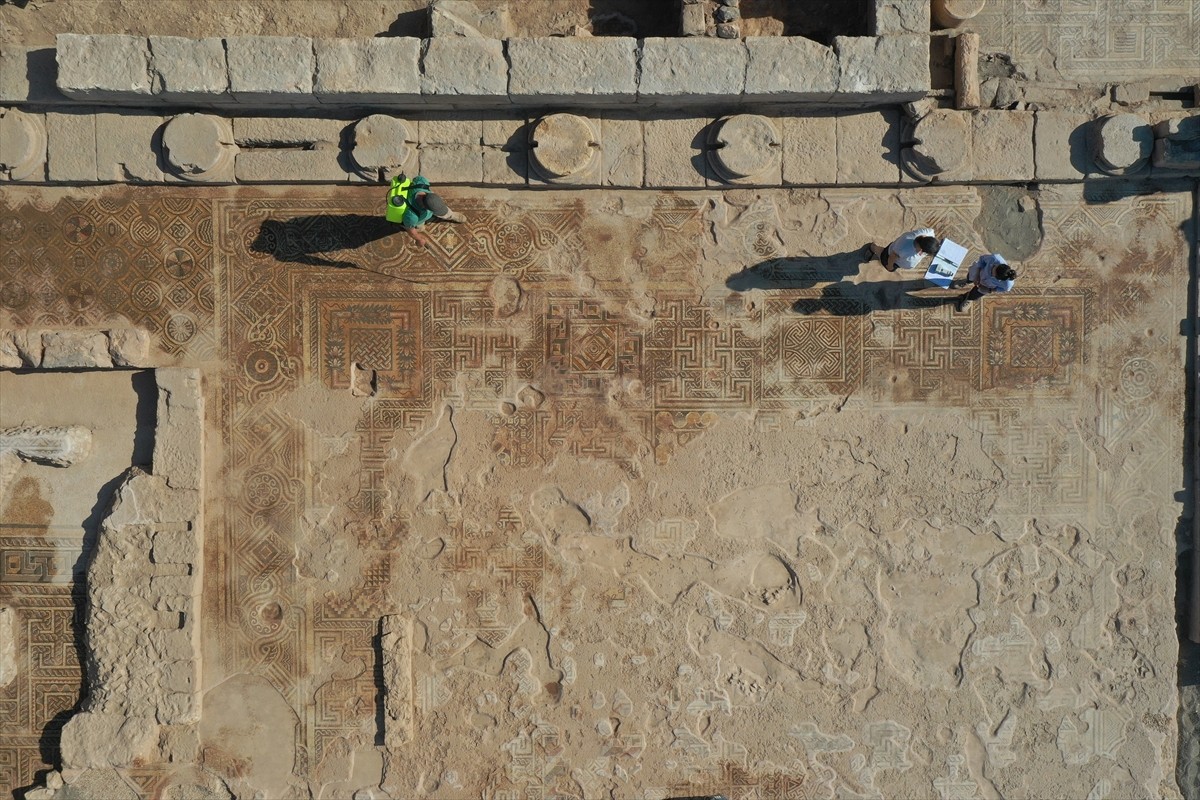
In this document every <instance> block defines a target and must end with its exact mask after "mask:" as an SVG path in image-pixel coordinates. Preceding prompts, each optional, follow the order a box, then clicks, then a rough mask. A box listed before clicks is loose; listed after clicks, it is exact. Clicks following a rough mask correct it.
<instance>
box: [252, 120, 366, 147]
mask: <svg viewBox="0 0 1200 800" xmlns="http://www.w3.org/2000/svg"><path fill="white" fill-rule="evenodd" d="M346 124H347V123H346V122H345V120H340V119H319V118H313V117H295V118H281V117H235V118H234V119H233V141H234V143H235V144H236V145H238V146H239V147H266V148H270V147H290V148H294V147H296V146H298V145H308V146H311V145H328V146H330V147H337V146H338V145H339V144H340V143H341V141H342V132H343V131H344V130H345V129H346Z"/></svg>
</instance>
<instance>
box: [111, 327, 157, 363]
mask: <svg viewBox="0 0 1200 800" xmlns="http://www.w3.org/2000/svg"><path fill="white" fill-rule="evenodd" d="M104 333H105V335H106V336H108V354H109V356H111V357H112V363H113V366H114V367H148V366H150V365H151V364H150V334H148V333H146V331H144V330H142V329H141V328H113V329H111V330H107V331H105V332H104Z"/></svg>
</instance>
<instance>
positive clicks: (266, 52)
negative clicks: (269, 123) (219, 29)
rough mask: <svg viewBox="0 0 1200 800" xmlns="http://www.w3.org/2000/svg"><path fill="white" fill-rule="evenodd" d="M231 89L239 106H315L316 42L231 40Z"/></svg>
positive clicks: (264, 38)
mask: <svg viewBox="0 0 1200 800" xmlns="http://www.w3.org/2000/svg"><path fill="white" fill-rule="evenodd" d="M225 50H226V58H227V59H228V62H229V89H230V91H231V92H232V93H233V99H234V100H236V101H237V102H239V103H248V104H254V105H258V104H265V105H273V104H279V105H308V104H311V103H312V102H313V96H312V94H313V72H314V64H313V61H314V59H313V42H312V39H309V38H308V37H306V36H229V37H226V39H225Z"/></svg>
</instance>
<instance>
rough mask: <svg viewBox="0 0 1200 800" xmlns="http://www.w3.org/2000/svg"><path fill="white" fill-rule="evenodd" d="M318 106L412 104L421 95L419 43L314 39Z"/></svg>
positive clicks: (396, 39)
mask: <svg viewBox="0 0 1200 800" xmlns="http://www.w3.org/2000/svg"><path fill="white" fill-rule="evenodd" d="M313 52H314V53H315V58H316V61H315V64H316V75H315V77H314V78H313V95H314V96H315V98H316V100H317V102H319V103H387V102H401V101H410V102H411V101H413V100H415V99H417V98H418V97H420V95H421V66H420V61H421V40H420V39H413V38H409V37H381V38H375V39H314V40H313Z"/></svg>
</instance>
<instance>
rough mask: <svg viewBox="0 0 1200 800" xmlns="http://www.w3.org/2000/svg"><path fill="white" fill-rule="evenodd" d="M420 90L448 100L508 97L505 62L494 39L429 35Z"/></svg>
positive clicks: (423, 60) (500, 44)
mask: <svg viewBox="0 0 1200 800" xmlns="http://www.w3.org/2000/svg"><path fill="white" fill-rule="evenodd" d="M421 94H422V95H423V96H432V97H439V98H443V99H446V100H448V101H462V102H477V101H479V100H484V99H486V100H490V101H492V102H497V101H499V100H501V99H503V100H504V101H506V102H507V98H508V62H507V61H506V60H505V58H504V45H503V43H502V42H500V41H498V40H495V39H475V38H466V37H457V36H454V37H448V38H440V39H430V40H429V41H428V43H427V45H426V47H425V51H424V54H423V55H422V57H421Z"/></svg>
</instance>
